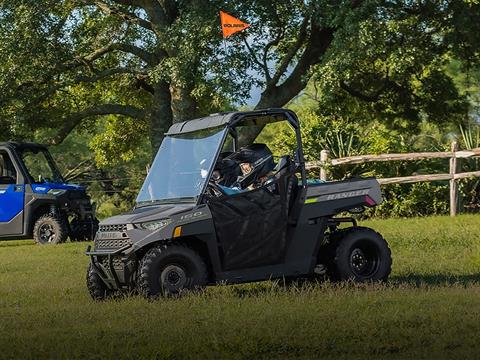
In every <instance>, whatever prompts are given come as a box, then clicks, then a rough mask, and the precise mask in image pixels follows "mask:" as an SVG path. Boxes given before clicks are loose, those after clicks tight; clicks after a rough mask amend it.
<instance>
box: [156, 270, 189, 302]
mask: <svg viewBox="0 0 480 360" xmlns="http://www.w3.org/2000/svg"><path fill="white" fill-rule="evenodd" d="M188 279H189V277H188V274H187V271H186V269H185V267H184V266H182V265H180V264H171V265H167V266H165V267H164V268H163V270H162V272H161V274H160V284H162V287H163V291H164V293H165V294H166V295H168V294H177V293H179V292H180V291H181V290H182V289H184V288H185V286H186V285H187V282H188Z"/></svg>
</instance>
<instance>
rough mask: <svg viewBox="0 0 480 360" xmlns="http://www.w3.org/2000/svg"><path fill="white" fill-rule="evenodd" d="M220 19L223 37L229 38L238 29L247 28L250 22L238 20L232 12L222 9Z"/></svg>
mask: <svg viewBox="0 0 480 360" xmlns="http://www.w3.org/2000/svg"><path fill="white" fill-rule="evenodd" d="M220 21H221V22H222V31H223V38H227V37H229V36H231V35H233V34H235V33H236V32H238V31H242V30H245V29H246V28H248V27H249V26H250V24H247V23H244V22H243V21H242V20H238V19H237V18H236V17H233V16H232V15H230V14H227V13H226V12H224V11H221V10H220Z"/></svg>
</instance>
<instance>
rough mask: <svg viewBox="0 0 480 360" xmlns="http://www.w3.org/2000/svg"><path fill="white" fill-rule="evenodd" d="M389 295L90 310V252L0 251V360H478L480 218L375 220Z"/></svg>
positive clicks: (310, 293) (286, 295) (239, 289)
mask: <svg viewBox="0 0 480 360" xmlns="http://www.w3.org/2000/svg"><path fill="white" fill-rule="evenodd" d="M363 225H366V226H371V227H373V228H375V229H376V230H378V231H379V232H381V233H382V234H383V235H384V236H385V238H386V239H387V241H388V242H389V243H390V245H391V248H392V253H393V261H394V267H393V273H392V277H391V282H390V283H388V284H386V285H375V286H373V285H368V286H367V285H363V286H360V285H357V286H355V285H352V284H340V285H333V284H329V283H323V284H314V285H304V286H292V287H288V288H285V287H283V286H281V285H279V284H277V283H272V282H264V283H258V284H251V285H241V286H217V287H211V288H209V289H208V290H207V291H205V292H204V293H200V294H190V295H187V296H184V297H182V298H180V299H167V300H158V301H147V300H145V299H142V298H140V297H130V298H125V299H117V300H113V301H109V302H106V303H94V302H93V301H91V300H90V297H89V295H88V293H87V291H86V287H85V269H86V265H87V261H88V259H87V257H86V256H85V255H83V252H84V249H85V246H86V244H84V243H81V244H70V243H68V244H63V245H60V246H43V247H42V246H37V245H34V244H33V243H32V242H29V241H23V242H22V241H18V242H1V243H0V358H26V359H28V358H69V359H70V358H98V359H100V358H102V359H103V358H118V357H125V358H138V357H143V358H156V359H163V358H165V359H184V358H192V359H196V358H212V359H225V358H234V359H253V358H264V359H272V358H273V359H290V358H299V359H310V358H334V359H352V358H359V359H365V358H372V359H377V358H389V359H390V358H394V359H405V358H415V359H418V358H452V359H454V358H455V359H460V358H478V356H479V355H478V354H480V343H479V339H478V334H479V332H480V271H479V269H480V216H473V215H472V216H459V217H457V218H455V219H451V218H449V217H434V218H424V219H409V220H378V221H370V222H367V223H365V224H363Z"/></svg>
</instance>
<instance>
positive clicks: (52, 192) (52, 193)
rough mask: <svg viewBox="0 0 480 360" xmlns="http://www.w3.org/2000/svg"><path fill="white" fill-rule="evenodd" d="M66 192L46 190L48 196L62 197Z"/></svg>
mask: <svg viewBox="0 0 480 360" xmlns="http://www.w3.org/2000/svg"><path fill="white" fill-rule="evenodd" d="M66 192H67V190H62V189H50V190H48V192H47V194H50V195H55V196H57V195H63V194H65V193H66Z"/></svg>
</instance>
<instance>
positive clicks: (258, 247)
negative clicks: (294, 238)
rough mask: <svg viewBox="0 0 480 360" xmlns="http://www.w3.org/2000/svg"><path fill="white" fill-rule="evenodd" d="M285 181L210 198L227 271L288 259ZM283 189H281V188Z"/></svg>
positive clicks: (209, 202) (210, 205)
mask: <svg viewBox="0 0 480 360" xmlns="http://www.w3.org/2000/svg"><path fill="white" fill-rule="evenodd" d="M283 180H284V179H281V180H280V181H278V180H277V181H276V182H275V183H272V184H269V185H268V187H261V188H258V189H255V190H252V191H248V192H243V193H239V194H235V195H230V196H227V195H225V196H221V197H218V198H210V199H209V201H208V204H209V207H210V210H211V212H212V215H213V220H214V224H215V228H216V231H217V237H218V238H219V241H220V244H221V246H222V250H223V265H224V269H225V270H234V269H241V268H249V267H255V266H262V265H271V264H277V263H280V262H281V261H282V260H283V258H284V256H285V247H286V231H287V220H288V219H287V208H286V204H287V202H286V201H285V196H284V195H283V191H280V192H278V191H271V190H270V189H272V188H275V189H279V188H281V187H282V186H283V184H282V183H283ZM279 185H280V186H279Z"/></svg>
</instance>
